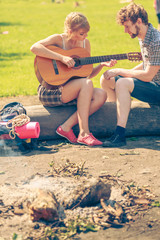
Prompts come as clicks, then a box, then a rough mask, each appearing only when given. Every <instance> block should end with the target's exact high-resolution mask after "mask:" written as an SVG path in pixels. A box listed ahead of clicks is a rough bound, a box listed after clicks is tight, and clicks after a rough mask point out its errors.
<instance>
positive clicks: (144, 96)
mask: <svg viewBox="0 0 160 240" xmlns="http://www.w3.org/2000/svg"><path fill="white" fill-rule="evenodd" d="M119 78H124V77H122V76H117V77H115V81H118V79H119ZM132 79H133V82H134V89H133V91H132V93H131V96H132V97H134V98H136V99H138V100H140V101H143V102H147V103H150V104H155V105H160V85H158V84H157V83H155V82H143V81H141V80H139V79H137V78H132Z"/></svg>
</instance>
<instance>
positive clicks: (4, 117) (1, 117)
mask: <svg viewBox="0 0 160 240" xmlns="http://www.w3.org/2000/svg"><path fill="white" fill-rule="evenodd" d="M20 114H27V112H26V109H25V108H24V107H23V105H22V104H21V103H19V102H11V103H8V104H6V105H5V106H4V107H3V108H2V110H0V121H9V120H10V119H12V118H14V117H16V116H17V115H20Z"/></svg>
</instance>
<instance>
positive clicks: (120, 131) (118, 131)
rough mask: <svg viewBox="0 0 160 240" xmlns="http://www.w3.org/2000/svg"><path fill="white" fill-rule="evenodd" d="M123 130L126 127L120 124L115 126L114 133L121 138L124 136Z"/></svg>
mask: <svg viewBox="0 0 160 240" xmlns="http://www.w3.org/2000/svg"><path fill="white" fill-rule="evenodd" d="M125 131H126V129H125V128H123V127H121V126H117V128H116V133H117V134H118V135H119V136H120V137H121V138H125Z"/></svg>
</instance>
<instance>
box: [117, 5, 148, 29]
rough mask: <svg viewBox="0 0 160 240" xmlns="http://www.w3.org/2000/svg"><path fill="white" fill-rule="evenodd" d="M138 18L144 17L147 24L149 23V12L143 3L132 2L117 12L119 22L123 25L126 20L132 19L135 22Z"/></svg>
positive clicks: (143, 20) (143, 19)
mask: <svg viewBox="0 0 160 240" xmlns="http://www.w3.org/2000/svg"><path fill="white" fill-rule="evenodd" d="M138 18H141V19H142V22H143V23H144V24H145V25H148V14H147V12H146V11H145V9H144V7H143V6H142V5H138V4H135V3H130V4H129V5H128V6H126V7H123V8H121V9H120V11H119V12H118V13H117V23H118V24H120V25H123V24H124V22H126V21H129V20H130V21H131V22H132V23H133V24H134V23H136V22H137V20H138Z"/></svg>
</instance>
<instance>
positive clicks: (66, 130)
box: [31, 12, 116, 146]
mask: <svg viewBox="0 0 160 240" xmlns="http://www.w3.org/2000/svg"><path fill="white" fill-rule="evenodd" d="M89 30H90V26H89V23H88V20H87V18H86V17H85V16H84V15H83V14H81V13H78V12H71V13H70V14H69V15H68V16H67V17H66V19H65V22H64V33H62V34H54V35H51V36H49V37H47V38H46V39H44V40H40V41H38V42H37V43H35V44H33V46H32V47H31V51H32V52H33V53H34V54H36V55H37V56H41V57H45V58H48V59H54V60H58V61H60V62H62V63H63V64H65V65H66V66H67V67H68V68H72V67H74V65H75V61H74V59H73V58H71V57H69V56H65V55H63V54H60V53H57V52H54V51H52V50H50V49H48V48H47V46H49V45H54V46H57V47H59V48H61V49H64V50H70V49H73V48H77V47H81V48H85V49H86V50H87V51H88V52H89V53H90V42H89V40H88V39H87V34H88V31H89ZM115 63H116V61H114V60H111V61H110V62H106V63H101V64H99V65H98V66H96V67H95V68H93V71H92V73H91V74H90V76H88V77H87V78H77V79H74V80H69V81H67V82H66V83H64V84H61V85H59V86H58V87H57V86H54V85H49V84H47V83H44V81H43V79H42V84H40V85H39V87H38V95H39V99H40V101H41V102H42V104H43V105H45V106H53V107H54V106H57V105H67V104H77V111H76V112H75V113H73V115H71V116H70V117H69V118H68V119H67V120H66V121H65V122H64V123H63V124H62V125H61V126H59V127H58V128H57V130H56V132H57V134H59V135H60V136H62V137H64V138H66V139H68V140H69V141H70V142H71V143H77V142H78V143H80V144H85V145H88V146H96V145H101V144H102V142H101V141H99V140H98V139H96V138H95V137H94V136H93V135H92V133H90V130H89V124H88V118H89V115H91V114H93V113H94V112H96V111H97V110H98V109H99V108H100V107H101V106H102V105H103V104H104V102H105V101H106V93H105V91H104V90H102V89H98V88H94V87H93V83H92V81H91V80H90V78H92V77H94V76H96V75H97V74H98V73H99V72H100V70H102V68H103V66H107V67H112V66H114V65H115ZM77 123H78V124H79V130H80V131H79V135H78V138H76V136H75V134H74V133H73V130H72V127H73V126H74V125H76V124H77Z"/></svg>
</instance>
